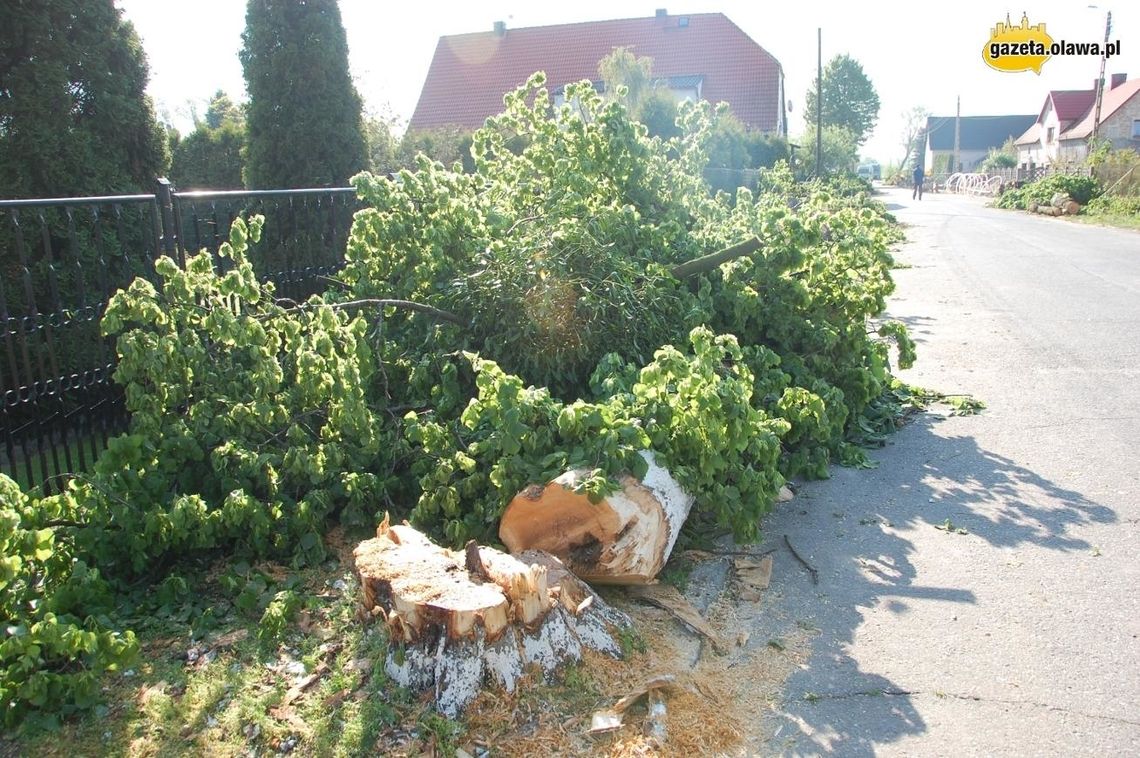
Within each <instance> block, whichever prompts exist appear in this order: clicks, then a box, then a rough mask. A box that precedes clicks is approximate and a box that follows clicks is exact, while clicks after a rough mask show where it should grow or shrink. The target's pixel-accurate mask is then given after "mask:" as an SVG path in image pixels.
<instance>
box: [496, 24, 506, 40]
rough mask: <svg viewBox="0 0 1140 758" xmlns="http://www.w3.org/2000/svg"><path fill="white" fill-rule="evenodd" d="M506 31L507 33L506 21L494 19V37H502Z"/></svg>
mask: <svg viewBox="0 0 1140 758" xmlns="http://www.w3.org/2000/svg"><path fill="white" fill-rule="evenodd" d="M506 33H507V22H506V21H496V22H495V36H496V37H502V36H503V35H504V34H506Z"/></svg>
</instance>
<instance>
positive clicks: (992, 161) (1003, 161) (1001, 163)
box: [981, 137, 1017, 171]
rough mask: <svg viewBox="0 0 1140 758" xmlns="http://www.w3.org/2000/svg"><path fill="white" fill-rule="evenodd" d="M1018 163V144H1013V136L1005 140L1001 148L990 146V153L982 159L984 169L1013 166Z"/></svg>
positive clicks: (990, 169)
mask: <svg viewBox="0 0 1140 758" xmlns="http://www.w3.org/2000/svg"><path fill="white" fill-rule="evenodd" d="M1016 165H1017V145H1015V144H1013V137H1010V138H1009V139H1007V140H1006V141H1005V144H1003V145H1002V146H1001V147H1000V148H990V152H989V155H987V156H986V159H985V160H984V161H982V166H981V168H982V170H983V171H992V170H994V169H999V168H1013V167H1014V166H1016Z"/></svg>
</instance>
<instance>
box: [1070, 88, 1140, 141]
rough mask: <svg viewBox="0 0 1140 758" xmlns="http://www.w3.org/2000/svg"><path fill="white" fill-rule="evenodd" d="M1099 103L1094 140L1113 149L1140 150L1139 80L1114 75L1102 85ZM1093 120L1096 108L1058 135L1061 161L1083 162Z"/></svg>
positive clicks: (1094, 106)
mask: <svg viewBox="0 0 1140 758" xmlns="http://www.w3.org/2000/svg"><path fill="white" fill-rule="evenodd" d="M1105 85H1106V87H1105V91H1104V94H1103V95H1101V102H1100V126H1099V127H1098V128H1097V136H1098V137H1100V138H1101V139H1107V140H1109V141H1111V142H1112V146H1113V147H1114V148H1117V149H1119V148H1129V147H1130V148H1132V149H1133V150H1140V97H1137V94H1140V79H1133V80H1132V81H1127V80H1126V78H1125V75H1124V74H1113V76H1112V79H1111V80H1110V81H1108V82H1105ZM1095 119H1096V105H1095V104H1094V105H1093V107H1092V108H1091V109H1090V110H1089V112H1088V113H1087V114H1085V117H1084V118H1082V119H1081V120H1080V121H1079V122H1078V123H1077V124H1075V125H1073V126H1071V127H1069V128H1068V129H1066V130H1065V131H1064V132H1062V133H1061V139H1060V142H1061V160H1062V161H1069V162H1077V161H1083V160H1084V159H1085V158H1087V157H1088V153H1089V138H1090V137H1091V136H1092V132H1093V121H1094V120H1095Z"/></svg>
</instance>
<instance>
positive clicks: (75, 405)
mask: <svg viewBox="0 0 1140 758" xmlns="http://www.w3.org/2000/svg"><path fill="white" fill-rule="evenodd" d="M358 207H359V205H358V201H357V200H356V196H355V192H354V190H353V189H352V188H351V187H334V188H324V189H298V190H268V191H251V192H242V191H237V192H176V191H174V189H173V188H172V187H171V186H170V185H169V184H168V183H167V182H166V181H165V180H159V182H158V185H157V188H156V191H155V193H154V194H153V195H115V196H107V197H83V198H51V199H35V200H0V473H5V474H8V475H9V476H11V477H13V478H14V479H15V480H16V481H17V482H19V483H20V484H21V485H23V486H24V487H33V486H41V487H42V489H43V490H44V491H45V492H47V491H54V490H56V489H58V487H59V484H60V481H61V476H62V475H64V474H68V473H74V472H78V471H83V470H85V469H86V468H88V467H89V466H90V465H91V464H92V462H93V461H94V460H95V458H96V457H97V456H98V454H99V452H100V451H101V450H102V448H103V447H104V446H105V445H106V443H107V440H108V439H109V438H110V437H111V436H113V435H114V434H117V433H119V432H120V431H122V430H123V429H124V428H125V425H126V421H127V418H126V412H125V409H124V405H123V396H122V392H121V390H120V388H119V387H118V386H117V385H115V384H114V382H113V381H112V372H113V371H114V366H115V353H114V346H113V345H112V344H111V342H110V341H109V340H107V339H105V338H103V337H101V336H100V334H99V320H100V319H101V317H102V315H103V311H104V309H105V308H106V305H107V302H108V300H109V299H110V297H111V295H112V294H114V293H115V292H116V291H117V290H119V289H120V288H122V287H125V286H126V285H127V284H129V283H130V282H131V281H132V280H133V279H134V278H135V277H137V276H142V277H146V278H150V279H153V278H154V277H155V273H154V261H155V259H156V258H158V257H159V256H161V255H168V256H170V257H173V258H174V259H175V260H177V261H178V262H179V263H180V264H181V263H184V262H185V259H186V255H187V254H189V253H193V252H195V251H198V250H201V249H206V250H210V251H212V252H216V251H217V249H218V247H219V246H220V245H221V243H222V242H224V241H226V240H227V239H228V237H229V229H230V225H231V224H232V223H233V221H234V219H235V218H236V217H238V216H239V215H243V216H245V215H250V214H262V215H264V216H265V219H266V221H265V227H264V229H263V231H262V240H261V242H260V243H259V244H258V245H257V246H256V247H255V248H254V249H253V251H252V256H251V257H252V259H253V261H254V265H255V267H256V269H257V271H258V274H259V276H260V277H261V278H262V279H263V280H267V281H272V282H274V284H275V285H276V287H277V291H278V294H279V295H281V296H283V297H289V298H293V299H295V300H299V299H303V298H305V297H308V296H309V295H311V294H313V293H315V292H320V291H323V290H325V289H326V288H327V287H328V280H327V277H329V276H331V275H333V274H334V273H335V272H336V271H337V270H338V269H339V268H340V266H341V265H342V264H343V261H344V250H345V245H346V241H347V237H348V231H349V228H350V226H351V221H352V215H353V213H354V212H355V211H356V210H357V208H358Z"/></svg>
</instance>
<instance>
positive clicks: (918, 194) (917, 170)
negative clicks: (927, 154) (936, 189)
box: [910, 163, 926, 200]
mask: <svg viewBox="0 0 1140 758" xmlns="http://www.w3.org/2000/svg"><path fill="white" fill-rule="evenodd" d="M925 178H926V172H925V171H923V170H922V164H921V163H919V164H918V165H917V166H915V167H914V192H912V193H910V199H911V200H916V199H917V200H921V199H922V181H923V180H924V179H925Z"/></svg>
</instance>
